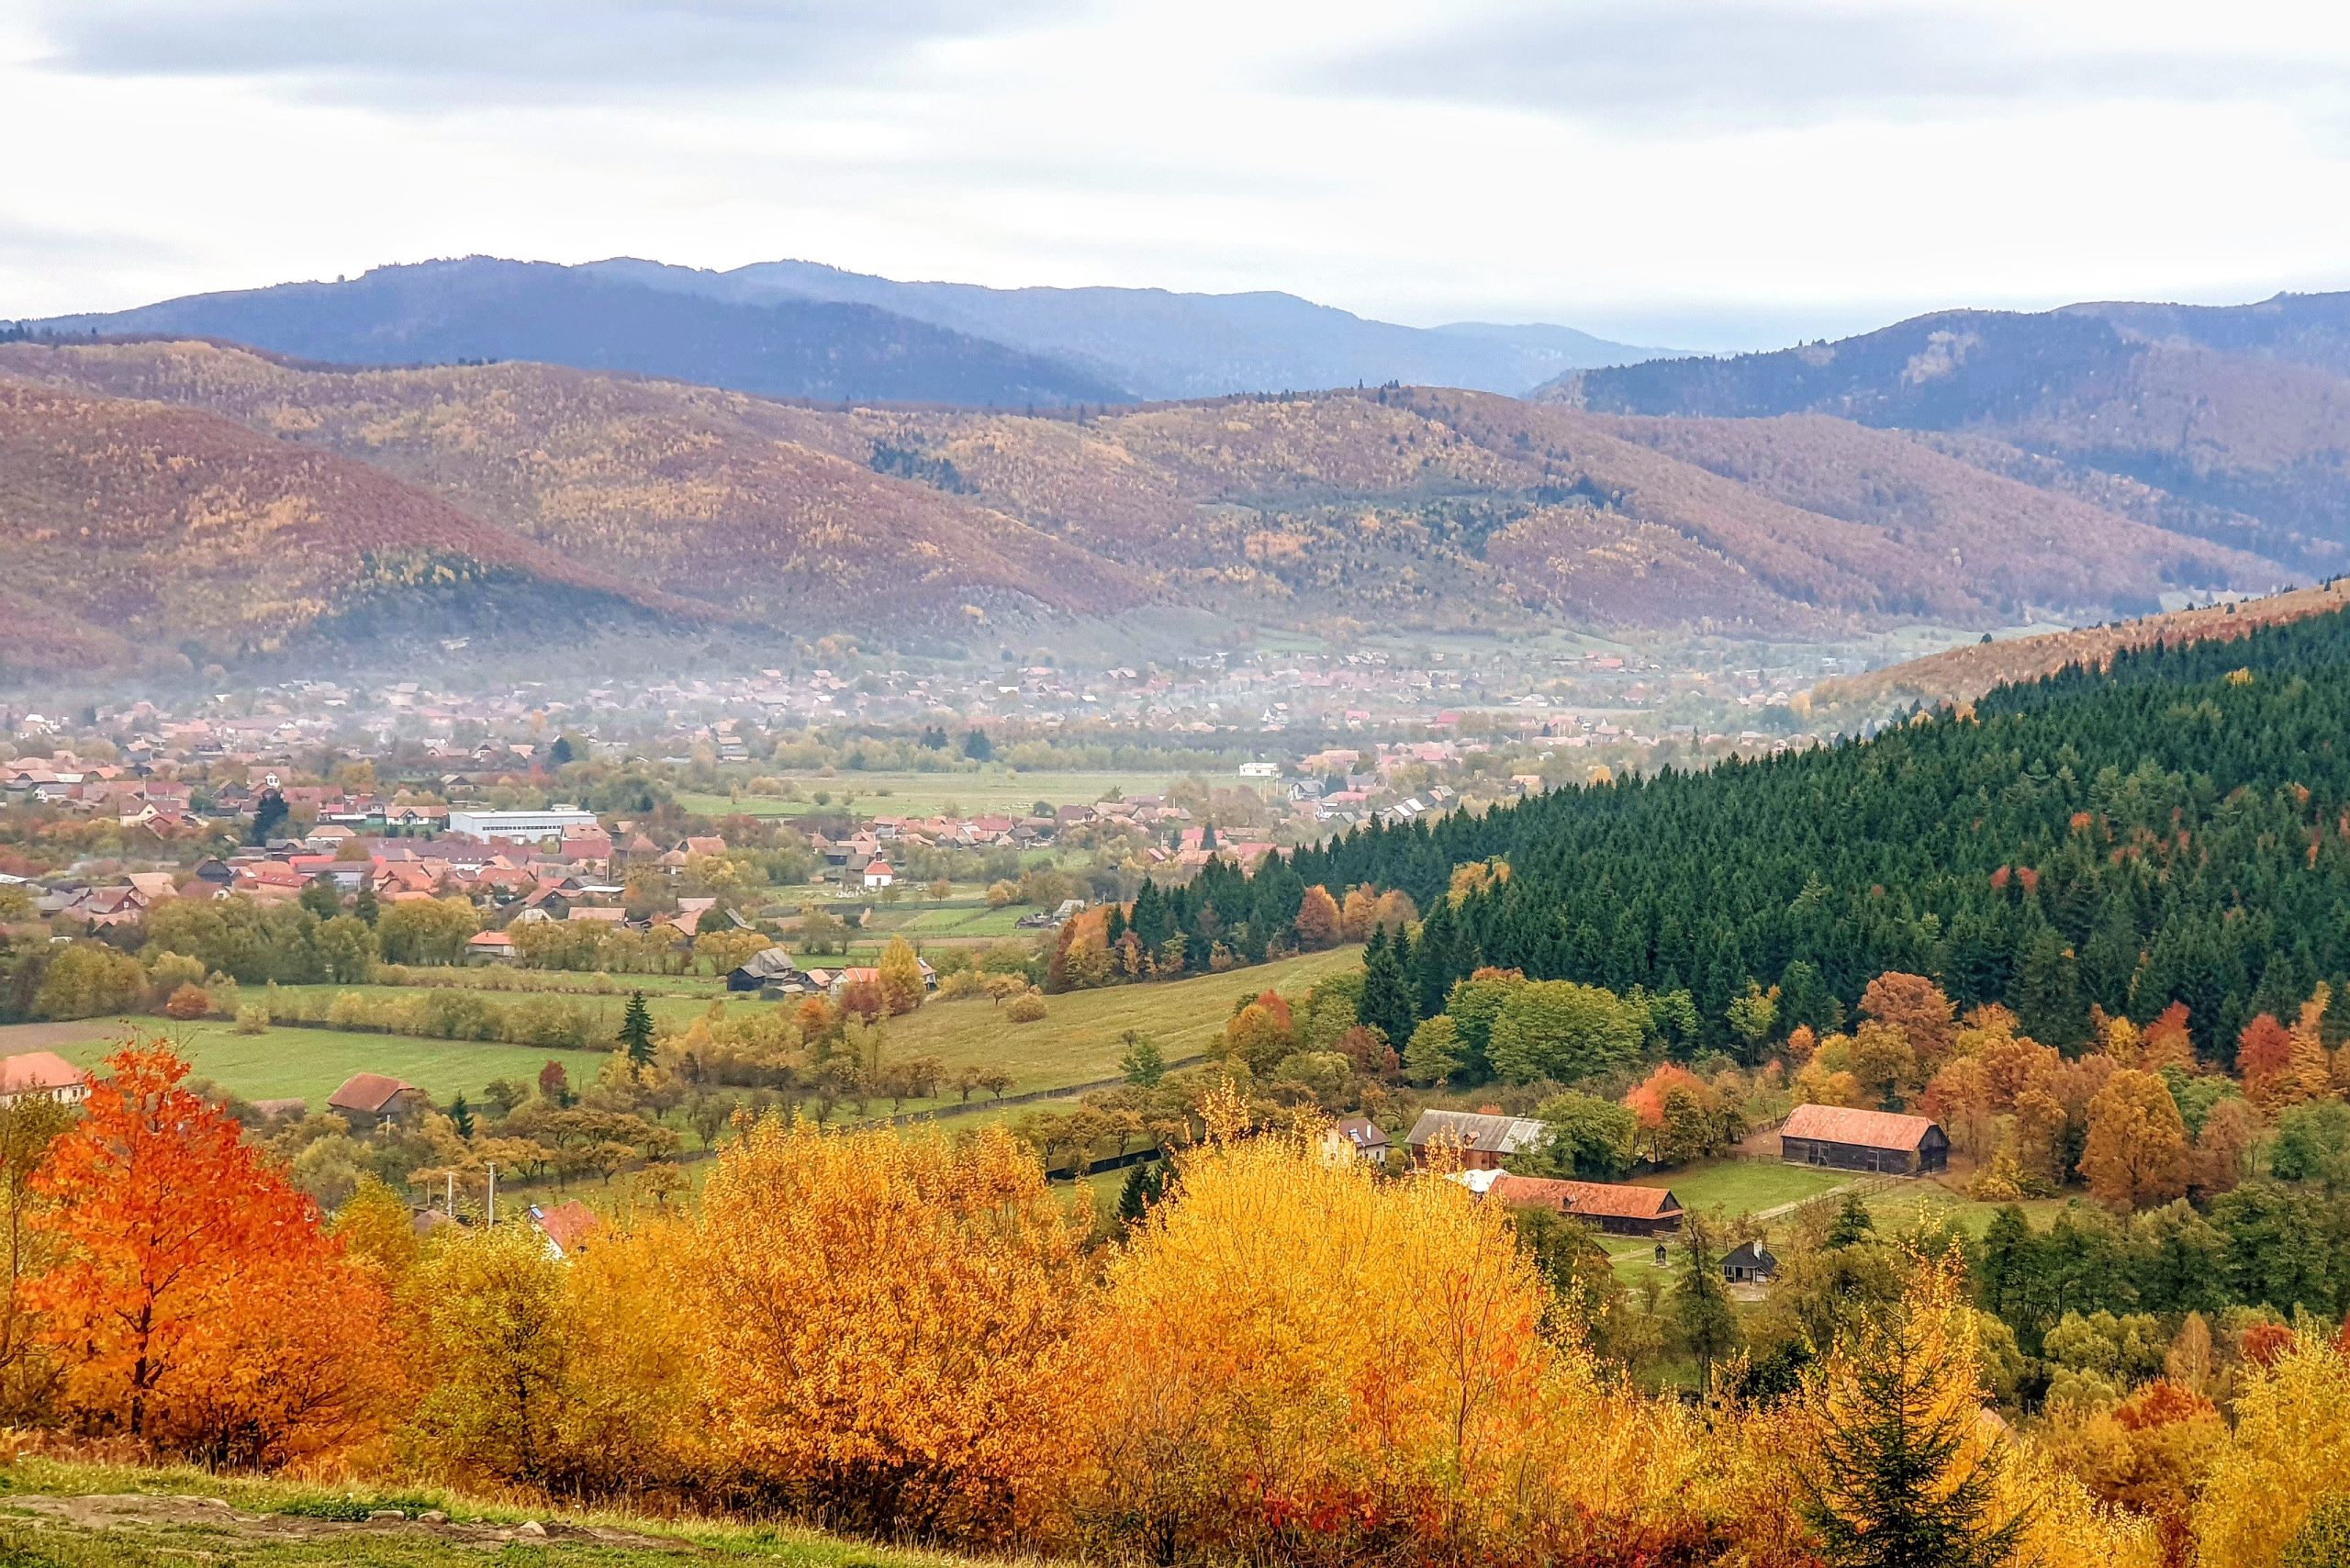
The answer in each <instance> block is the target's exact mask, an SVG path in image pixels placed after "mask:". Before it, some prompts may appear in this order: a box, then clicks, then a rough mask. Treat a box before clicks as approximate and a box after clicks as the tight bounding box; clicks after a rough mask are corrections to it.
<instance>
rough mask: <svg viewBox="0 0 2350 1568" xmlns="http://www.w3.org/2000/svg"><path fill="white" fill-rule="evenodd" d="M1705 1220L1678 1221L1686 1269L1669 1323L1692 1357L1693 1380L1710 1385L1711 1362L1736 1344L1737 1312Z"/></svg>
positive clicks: (1726, 1354) (1674, 1287)
mask: <svg viewBox="0 0 2350 1568" xmlns="http://www.w3.org/2000/svg"><path fill="white" fill-rule="evenodd" d="M1713 1243H1714V1238H1713V1236H1712V1233H1711V1232H1710V1231H1709V1230H1708V1229H1707V1226H1706V1224H1705V1222H1704V1221H1702V1220H1700V1219H1698V1218H1697V1217H1696V1216H1695V1215H1691V1216H1690V1217H1688V1218H1687V1219H1685V1220H1684V1221H1683V1222H1682V1226H1681V1257H1682V1261H1683V1262H1684V1264H1685V1265H1686V1266H1687V1271H1686V1272H1684V1274H1683V1275H1682V1276H1681V1280H1680V1282H1679V1283H1677V1284H1676V1285H1674V1286H1673V1331H1674V1333H1675V1335H1676V1336H1677V1337H1678V1338H1679V1339H1680V1341H1681V1346H1682V1349H1684V1350H1687V1351H1688V1352H1689V1354H1690V1356H1691V1357H1693V1358H1694V1359H1695V1361H1696V1363H1697V1381H1698V1383H1700V1384H1701V1385H1702V1386H1705V1387H1707V1388H1710V1387H1711V1386H1712V1384H1713V1380H1714V1363H1715V1362H1716V1361H1721V1360H1722V1359H1723V1358H1725V1357H1727V1356H1729V1355H1730V1354H1731V1353H1732V1352H1733V1351H1735V1350H1737V1349H1738V1342H1739V1334H1738V1314H1737V1312H1736V1311H1735V1310H1734V1309H1733V1308H1732V1307H1731V1306H1730V1304H1729V1284H1728V1283H1727V1282H1725V1281H1724V1280H1723V1279H1722V1271H1721V1260H1720V1259H1719V1258H1718V1256H1716V1254H1715V1252H1714V1244H1713Z"/></svg>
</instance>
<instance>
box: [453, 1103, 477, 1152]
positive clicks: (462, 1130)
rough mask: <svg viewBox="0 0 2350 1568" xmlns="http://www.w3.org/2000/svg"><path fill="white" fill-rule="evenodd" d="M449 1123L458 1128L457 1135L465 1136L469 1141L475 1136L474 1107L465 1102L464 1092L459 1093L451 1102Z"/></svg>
mask: <svg viewBox="0 0 2350 1568" xmlns="http://www.w3.org/2000/svg"><path fill="white" fill-rule="evenodd" d="M449 1125H450V1126H453V1127H454V1128H456V1130H457V1136H458V1137H461V1138H464V1139H466V1140H467V1141H468V1142H470V1141H471V1140H472V1138H473V1136H474V1108H473V1107H472V1106H471V1105H468V1104H466V1103H465V1097H464V1095H463V1094H460V1095H458V1096H457V1097H456V1098H455V1099H454V1100H452V1101H450V1102H449Z"/></svg>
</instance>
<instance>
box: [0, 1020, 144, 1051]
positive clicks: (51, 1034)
mask: <svg viewBox="0 0 2350 1568" xmlns="http://www.w3.org/2000/svg"><path fill="white" fill-rule="evenodd" d="M144 1022H145V1025H146V1026H147V1027H148V1028H155V1027H157V1026H158V1025H159V1021H158V1020H156V1019H152V1018H150V1019H147V1020H145V1021H144ZM140 1023H141V1021H140V1020H139V1019H136V1018H75V1019H73V1020H72V1021H70V1022H68V1023H63V1024H0V1056H13V1055H15V1054H16V1053H17V1052H18V1051H46V1050H54V1049H55V1048H56V1047H59V1046H78V1045H83V1044H84V1043H86V1042H88V1041H91V1040H118V1039H120V1038H122V1036H125V1035H127V1034H129V1032H130V1031H131V1030H133V1029H135V1028H138V1027H140Z"/></svg>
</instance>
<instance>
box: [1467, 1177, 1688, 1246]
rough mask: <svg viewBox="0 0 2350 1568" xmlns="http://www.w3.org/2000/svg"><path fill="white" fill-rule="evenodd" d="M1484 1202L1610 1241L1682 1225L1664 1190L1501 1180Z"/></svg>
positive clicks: (1673, 1200)
mask: <svg viewBox="0 0 2350 1568" xmlns="http://www.w3.org/2000/svg"><path fill="white" fill-rule="evenodd" d="M1486 1196H1488V1197H1490V1198H1494V1199H1496V1200H1498V1201H1499V1202H1501V1203H1505V1204H1509V1205H1510V1206H1511V1207H1512V1208H1546V1209H1549V1210H1550V1212H1551V1213H1553V1214H1558V1215H1565V1216H1567V1217H1568V1218H1569V1219H1580V1220H1588V1221H1589V1222H1590V1223H1592V1224H1593V1225H1595V1226H1598V1227H1599V1228H1600V1229H1602V1230H1604V1231H1606V1232H1608V1233H1609V1234H1610V1235H1613V1236H1668V1235H1670V1234H1672V1233H1673V1231H1674V1230H1676V1229H1678V1228H1679V1227H1680V1225H1681V1216H1682V1209H1681V1200H1680V1199H1678V1198H1676V1197H1674V1196H1673V1193H1672V1192H1671V1191H1670V1190H1668V1189H1666V1188H1663V1187H1631V1186H1626V1185H1624V1184H1622V1183H1620V1182H1556V1181H1551V1180H1550V1179H1549V1178H1547V1177H1540V1176H1504V1177H1502V1178H1500V1179H1499V1180H1498V1181H1496V1182H1494V1184H1493V1185H1492V1186H1491V1187H1489V1188H1487V1189H1486Z"/></svg>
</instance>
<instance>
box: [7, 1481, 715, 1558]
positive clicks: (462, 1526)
mask: <svg viewBox="0 0 2350 1568" xmlns="http://www.w3.org/2000/svg"><path fill="white" fill-rule="evenodd" d="M5 1506H6V1508H7V1509H10V1510H14V1511H17V1512H20V1513H27V1514H30V1515H32V1516H33V1517H34V1518H38V1519H43V1520H52V1521H55V1522H56V1523H59V1524H64V1525H72V1526H75V1527H77V1528H79V1529H100V1530H114V1529H122V1530H143V1529H203V1530H218V1531H219V1532H220V1533H222V1534H224V1535H229V1536H233V1537H236V1538H238V1539H240V1540H255V1541H267V1540H329V1539H332V1538H334V1537H338V1536H353V1535H356V1536H383V1535H397V1536H410V1537H420V1538H425V1539H430V1540H441V1541H446V1542H449V1543H451V1544H453V1545H458V1546H473V1547H479V1548H481V1549H483V1550H485V1551H495V1550H497V1549H498V1548H500V1547H504V1546H509V1545H514V1544H518V1543H519V1544H523V1545H529V1544H534V1543H545V1542H548V1541H566V1542H574V1543H577V1544H581V1545H587V1546H603V1547H617V1548H626V1549H629V1550H632V1551H674V1552H681V1553H693V1552H697V1551H699V1548H697V1547H696V1546H694V1544H693V1543H692V1542H690V1541H684V1540H677V1539H675V1538H674V1537H665V1536H653V1535H641V1534H639V1533H637V1532H636V1531H634V1530H624V1529H606V1528H604V1527H601V1526H588V1525H571V1524H565V1523H563V1522H562V1521H560V1520H556V1521H554V1522H551V1523H542V1522H541V1521H539V1520H536V1519H531V1520H525V1521H523V1522H522V1523H520V1524H510V1525H509V1524H484V1523H452V1522H451V1521H450V1520H449V1519H448V1518H446V1517H445V1516H443V1515H440V1514H438V1513H437V1512H435V1513H425V1514H421V1515H419V1516H417V1517H415V1518H409V1517H408V1516H407V1515H404V1514H402V1513H400V1512H399V1511H398V1510H397V1509H385V1510H382V1511H380V1512H378V1513H376V1514H374V1515H371V1516H370V1517H369V1518H365V1519H319V1518H308V1517H307V1516H304V1515H300V1514H249V1513H245V1512H243V1511H241V1510H240V1509H236V1508H232V1507H230V1506H229V1505H228V1504H227V1503H224V1502H222V1501H221V1500H220V1499H219V1498H218V1497H177V1496H148V1495H140V1494H98V1495H90V1496H81V1497H42V1496H32V1497H10V1498H8V1499H7V1500H6V1505H5Z"/></svg>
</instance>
